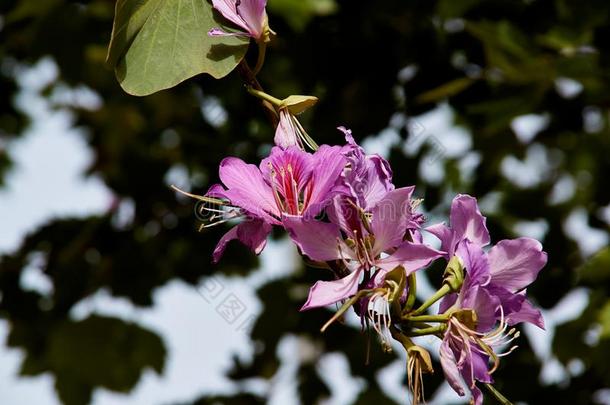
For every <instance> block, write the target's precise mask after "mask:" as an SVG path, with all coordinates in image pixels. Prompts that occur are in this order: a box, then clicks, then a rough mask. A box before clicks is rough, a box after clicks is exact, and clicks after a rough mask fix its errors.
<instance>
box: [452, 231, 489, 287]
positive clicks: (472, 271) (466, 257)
mask: <svg viewBox="0 0 610 405" xmlns="http://www.w3.org/2000/svg"><path fill="white" fill-rule="evenodd" d="M455 255H456V256H457V257H459V258H460V260H461V261H462V265H463V266H464V269H465V270H466V278H465V280H464V286H463V288H462V290H467V289H470V288H472V287H474V286H478V285H487V284H488V283H489V281H490V279H491V274H490V270H489V260H488V258H487V255H486V254H485V252H484V251H483V249H482V248H481V247H480V246H478V245H475V244H474V243H472V242H470V241H468V240H464V241H462V242H460V244H459V245H458V248H457V252H456V253H455Z"/></svg>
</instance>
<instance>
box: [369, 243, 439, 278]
mask: <svg viewBox="0 0 610 405" xmlns="http://www.w3.org/2000/svg"><path fill="white" fill-rule="evenodd" d="M443 254H444V252H440V251H438V250H436V249H432V248H431V247H429V246H426V245H422V244H419V243H413V242H408V241H405V242H403V243H402V244H401V245H400V246H399V247H398V249H396V251H394V253H392V254H391V255H389V256H387V257H384V258H383V259H379V260H378V261H377V262H376V265H377V266H378V267H379V268H381V269H383V270H385V271H391V270H393V269H394V268H396V267H397V266H402V267H404V269H405V271H406V274H407V275H409V274H411V273H413V272H414V271H417V270H419V269H421V268H423V267H426V266H427V265H429V264H430V263H431V262H432V261H433V260H434V259H437V258H439V257H442V256H443Z"/></svg>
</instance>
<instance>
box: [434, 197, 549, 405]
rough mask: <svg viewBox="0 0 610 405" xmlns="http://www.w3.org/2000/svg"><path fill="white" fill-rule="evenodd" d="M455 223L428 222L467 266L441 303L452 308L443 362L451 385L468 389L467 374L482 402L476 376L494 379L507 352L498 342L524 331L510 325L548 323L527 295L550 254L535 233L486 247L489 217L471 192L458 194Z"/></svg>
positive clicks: (476, 399)
mask: <svg viewBox="0 0 610 405" xmlns="http://www.w3.org/2000/svg"><path fill="white" fill-rule="evenodd" d="M451 226H452V227H451V228H448V227H446V226H444V225H440V226H436V227H431V228H428V230H430V229H432V232H433V233H434V234H435V235H437V236H438V237H439V238H440V239H441V242H442V246H443V249H444V250H445V249H446V250H447V251H448V252H451V253H450V254H451V256H453V255H455V256H457V257H458V258H459V260H460V262H461V264H462V266H463V267H464V269H465V270H466V276H465V278H464V282H463V284H462V286H461V289H460V291H459V292H458V293H454V294H450V295H448V296H446V297H445V298H444V299H443V301H442V302H441V305H440V310H439V312H440V313H448V314H451V315H450V318H449V322H448V324H447V331H446V332H445V335H444V338H443V342H442V344H441V349H440V352H441V364H442V366H443V370H444V372H445V376H446V378H447V381H448V382H449V384H450V385H451V387H452V388H453V389H454V390H455V391H456V392H457V393H458V394H459V395H462V396H463V395H465V392H464V389H463V387H462V386H461V383H460V377H461V378H462V379H463V380H464V382H465V383H466V385H467V386H468V388H469V389H470V391H471V393H472V396H473V401H474V403H475V404H477V405H479V404H481V403H482V394H481V391H480V390H479V389H478V388H477V387H476V385H475V382H476V381H480V382H483V383H491V382H492V381H493V380H492V378H491V374H492V373H493V371H494V370H495V367H497V363H498V360H499V357H500V356H502V355H505V354H507V353H503V354H496V350H497V348H498V347H499V346H504V345H506V344H507V343H509V342H510V341H512V340H513V339H515V338H516V337H518V334H519V333H518V332H516V331H515V329H510V330H508V332H507V329H508V326H509V325H515V324H517V323H521V322H529V323H532V324H534V325H537V326H539V327H540V328H544V321H543V318H542V315H541V314H540V311H538V310H537V309H535V308H534V307H533V305H532V304H531V303H530V302H529V301H528V300H527V298H526V297H525V288H526V287H527V286H528V285H529V284H530V283H532V282H533V281H534V280H535V279H536V277H537V275H538V272H540V270H541V269H542V268H543V267H544V265H545V264H546V261H547V255H546V253H545V252H543V251H542V245H541V244H540V242H538V241H536V240H534V239H531V238H518V239H513V240H503V241H500V242H499V243H498V244H497V245H496V246H494V247H492V248H491V249H490V250H489V251H488V252H485V251H484V250H483V247H484V246H485V245H487V244H489V233H488V232H487V228H486V227H485V218H484V217H483V216H482V215H481V213H480V211H479V209H478V206H477V204H476V200H475V199H474V198H472V197H470V196H465V195H460V196H457V197H456V198H455V199H454V201H453V204H452V207H451ZM497 325H499V326H497ZM511 350H512V349H511ZM509 352H510V350H509ZM490 360H493V363H494V366H493V367H492V369H491V370H490V369H489V366H488V364H489V362H490Z"/></svg>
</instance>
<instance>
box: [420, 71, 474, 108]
mask: <svg viewBox="0 0 610 405" xmlns="http://www.w3.org/2000/svg"><path fill="white" fill-rule="evenodd" d="M472 83H474V79H471V78H469V77H461V78H459V79H455V80H452V81H450V82H448V83H445V84H443V85H441V86H439V87H437V88H435V89H432V90H429V91H426V92H425V93H422V94H420V95H419V96H418V97H417V101H419V102H420V103H431V102H435V101H440V100H442V99H444V98H447V97H451V96H455V95H456V94H459V93H461V92H462V91H464V90H466V89H467V88H468V87H470V85H471V84H472Z"/></svg>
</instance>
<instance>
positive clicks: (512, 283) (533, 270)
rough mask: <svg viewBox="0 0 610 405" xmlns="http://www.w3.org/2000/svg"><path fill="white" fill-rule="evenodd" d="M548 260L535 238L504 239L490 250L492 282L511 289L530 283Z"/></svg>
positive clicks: (517, 288) (515, 289) (523, 286)
mask: <svg viewBox="0 0 610 405" xmlns="http://www.w3.org/2000/svg"><path fill="white" fill-rule="evenodd" d="M546 262H547V254H546V252H543V251H542V245H541V244H540V242H538V241H537V240H535V239H531V238H518V239H511V240H502V241H500V242H498V244H497V245H496V246H494V247H492V248H491V250H490V251H489V265H490V270H491V276H492V282H493V283H494V284H497V285H499V286H502V287H504V288H506V289H507V290H509V291H513V292H515V291H519V290H521V289H523V288H525V287H527V286H528V285H530V284H531V283H532V282H533V281H534V280H535V279H536V277H537V276H538V272H539V271H540V270H541V269H542V268H543V267H544V265H545V264H546Z"/></svg>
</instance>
